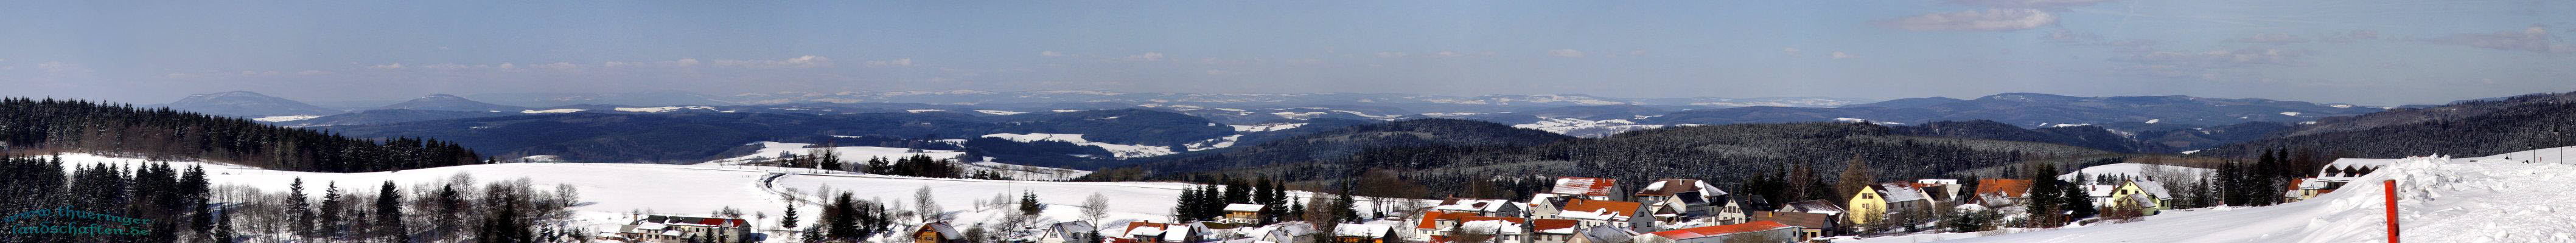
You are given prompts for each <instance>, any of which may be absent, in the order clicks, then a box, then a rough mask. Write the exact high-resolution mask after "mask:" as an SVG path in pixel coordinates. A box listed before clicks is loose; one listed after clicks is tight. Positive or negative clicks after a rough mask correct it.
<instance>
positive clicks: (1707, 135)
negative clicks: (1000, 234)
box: [1086, 119, 2123, 198]
mask: <svg viewBox="0 0 2576 243" xmlns="http://www.w3.org/2000/svg"><path fill="white" fill-rule="evenodd" d="M1423 121H1432V122H1428V123H1437V124H1442V125H1443V126H1436V127H1440V128H1444V129H1445V130H1448V133H1444V132H1440V131H1431V130H1425V129H1403V126H1404V125H1413V126H1415V127H1424V126H1422V125H1424V124H1417V123H1425V122H1423ZM1477 123H1481V124H1485V126H1478V125H1476V124H1477ZM1496 127H1500V128H1496ZM1461 128H1478V129H1461ZM1492 129H1512V128H1508V127H1502V126H1501V125H1500V124H1492V123H1483V122H1473V121H1455V120H1450V121H1436V120H1430V119H1426V120H1413V121H1401V122H1394V123H1388V124H1385V125H1368V126H1359V127H1353V128H1350V129H1348V130H1344V131H1341V132H1327V133H1322V134H1316V135H1309V136H1305V137H1297V138H1290V139H1283V140H1280V141H1274V142H1272V143H1265V144H1262V145H1258V146H1249V147H1237V148H1229V149H1230V150H1231V151H1223V152H1217V153H1205V154H1196V156H1190V155H1188V154H1185V155H1176V156H1178V157H1171V158H1149V159H1161V160H1151V161H1149V162H1147V163H1144V164H1138V165H1136V166H1132V167H1125V168H1119V169H1112V170H1105V171H1101V172H1098V173H1094V174H1093V176H1091V177H1088V178H1086V179H1090V180H1183V181H1223V180H1225V179H1222V178H1278V179H1281V180H1284V181H1289V182H1299V183H1313V182H1337V181H1360V182H1359V184H1364V185H1369V186H1366V187H1361V188H1358V190H1362V191H1358V192H1354V193H1360V194H1362V195H1373V196H1400V197H1438V196H1464V197H1483V198H1516V197H1521V196H1525V195H1519V193H1524V192H1529V191H1537V187H1541V186H1544V185H1546V184H1547V183H1549V182H1548V180H1549V178H1552V177H1556V176H1575V177H1601V178H1613V179H1618V180H1619V181H1620V182H1621V183H1622V184H1632V185H1628V186H1631V187H1632V188H1634V187H1636V186H1643V184H1644V183H1647V182H1652V181H1653V180H1655V179H1662V178H1693V179H1705V180H1710V181H1711V182H1713V183H1717V184H1721V186H1722V187H1732V186H1725V185H1726V184H1732V183H1735V182H1740V181H1746V180H1748V179H1753V178H1756V177H1763V176H1778V175H1782V174H1789V173H1798V174H1803V175H1800V176H1803V177H1807V178H1835V175H1820V174H1819V173H1833V172H1830V171H1833V170H1832V169H1831V168H1836V167H1842V166H1843V165H1846V164H1848V163H1851V162H1852V161H1860V163H1862V164H1864V165H1865V166H1863V167H1865V168H1867V169H1866V170H1871V171H1869V172H1868V173H1863V175H1864V176H1865V177H1868V179H1865V180H1863V181H1879V180H1892V179H1906V178H1948V177H1955V176H1956V175H1954V174H1952V173H1953V172H1961V171H1969V170H1974V169H1981V168H1990V167H2003V166H2008V165H2016V164H2022V163H2024V162H2044V163H2045V164H2062V165H2078V164H2086V163H2100V162H2102V161H2107V160H2116V159H2119V158H2122V157H2123V156H2122V155H2120V154H2118V153H2112V152H2106V151H2100V150H2093V149H2087V148H2082V147H2076V146H2068V145H2058V144H2047V143H2037V142H2020V141H2002V140H1985V139H1964V138H1948V137H1923V136H1906V135H1903V134H1900V133H1898V132H1896V131H1895V130H1894V129H1892V128H1889V127H1885V126H1878V125H1870V124H1858V123H1791V124H1736V125H1720V126H1693V127H1678V128H1664V129H1653V130H1644V131H1636V132H1629V133H1623V134H1619V135H1616V136H1611V137H1606V138H1599V139H1541V138H1543V136H1500V137H1484V136H1462V135H1468V134H1477V133H1469V132H1470V131H1485V132H1483V133H1485V134H1488V135H1487V136H1491V135H1490V134H1491V133H1494V132H1492ZM1453 133H1463V134H1453ZM1550 135H1552V134H1550ZM1355 137H1358V138H1378V137H1397V138H1404V139H1379V140H1359V139H1352V138H1355ZM1433 137H1437V138H1443V139H1440V140H1438V141H1422V140H1414V139H1418V138H1433ZM1478 139H1490V140H1488V141H1482V142H1477V141H1473V140H1478ZM1327 145H1329V146H1327ZM1313 148H1330V149H1328V150H1314V149H1313ZM1820 171H1823V172H1820ZM2006 174H2011V172H2004V173H1997V174H1996V175H1992V176H2001V175H2006ZM1430 188H1462V189H1460V190H1431V189H1430ZM1433 194H1440V195H1433ZM1816 196H1822V195H1816Z"/></svg>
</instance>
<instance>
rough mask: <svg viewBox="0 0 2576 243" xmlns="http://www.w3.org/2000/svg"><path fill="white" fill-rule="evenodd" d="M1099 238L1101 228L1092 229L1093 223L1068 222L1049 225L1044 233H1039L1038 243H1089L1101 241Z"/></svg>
mask: <svg viewBox="0 0 2576 243" xmlns="http://www.w3.org/2000/svg"><path fill="white" fill-rule="evenodd" d="M1097 237H1100V228H1099V227H1092V226H1091V222H1084V221H1068V222H1062V223H1054V224H1047V226H1046V229H1044V230H1043V231H1041V232H1039V233H1038V237H1037V242H1038V243H1067V242H1085V243H1088V242H1098V241H1097V240H1099V239H1100V238H1097Z"/></svg>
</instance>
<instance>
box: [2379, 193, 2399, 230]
mask: <svg viewBox="0 0 2576 243" xmlns="http://www.w3.org/2000/svg"><path fill="white" fill-rule="evenodd" d="M2379 188H2383V189H2385V190H2386V191H2387V193H2386V194H2387V195H2388V243H2397V180H2387V181H2381V182H2380V187H2379Z"/></svg>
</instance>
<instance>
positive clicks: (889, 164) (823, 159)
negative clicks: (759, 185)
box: [771, 147, 1011, 180]
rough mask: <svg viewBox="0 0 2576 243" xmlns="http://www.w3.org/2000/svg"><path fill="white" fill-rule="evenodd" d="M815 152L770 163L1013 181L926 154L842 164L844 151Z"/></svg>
mask: <svg viewBox="0 0 2576 243" xmlns="http://www.w3.org/2000/svg"><path fill="white" fill-rule="evenodd" d="M812 151H813V152H810V153H805V154H793V153H785V152H780V153H779V154H778V158H776V159H773V160H771V163H772V164H775V165H778V166H779V167H791V168H813V169H822V170H834V171H849V172H860V173H868V174H878V175H899V176H914V177H930V178H970V179H986V180H1010V179H1011V178H1010V177H1009V176H1004V175H1002V174H1000V173H996V172H992V171H989V170H987V171H974V172H967V171H965V169H963V168H958V165H956V164H955V163H957V162H956V161H954V160H952V159H940V158H931V157H930V155H923V154H914V155H912V156H909V157H902V158H895V159H893V160H887V159H886V158H885V157H870V158H868V160H867V161H864V162H856V163H854V161H842V159H841V152H839V151H834V150H832V149H830V147H825V148H817V149H813V150H812Z"/></svg>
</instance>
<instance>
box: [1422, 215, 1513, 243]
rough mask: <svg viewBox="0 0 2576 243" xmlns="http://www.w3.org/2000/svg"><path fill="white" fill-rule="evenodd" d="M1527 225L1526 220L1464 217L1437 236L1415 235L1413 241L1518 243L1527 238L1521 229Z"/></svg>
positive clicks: (1435, 242) (1437, 242)
mask: <svg viewBox="0 0 2576 243" xmlns="http://www.w3.org/2000/svg"><path fill="white" fill-rule="evenodd" d="M1528 225H1529V222H1528V219H1523V218H1504V217H1484V216H1465V217H1459V218H1458V222H1457V223H1455V224H1452V225H1451V226H1449V227H1448V228H1447V229H1442V231H1440V232H1439V234H1416V237H1414V239H1413V240H1416V242H1431V243H1444V242H1457V243H1502V242H1511V243H1519V242H1523V241H1524V240H1525V239H1524V238H1527V237H1528V235H1529V233H1528V231H1527V230H1524V229H1523V228H1524V227H1527V226H1528Z"/></svg>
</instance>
